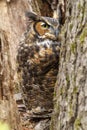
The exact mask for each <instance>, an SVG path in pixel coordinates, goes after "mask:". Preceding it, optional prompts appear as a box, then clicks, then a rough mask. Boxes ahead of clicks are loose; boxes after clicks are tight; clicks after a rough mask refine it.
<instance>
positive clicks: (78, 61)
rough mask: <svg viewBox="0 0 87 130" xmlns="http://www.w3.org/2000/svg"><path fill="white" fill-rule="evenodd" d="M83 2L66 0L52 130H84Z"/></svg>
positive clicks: (86, 20)
mask: <svg viewBox="0 0 87 130" xmlns="http://www.w3.org/2000/svg"><path fill="white" fill-rule="evenodd" d="M86 7H87V1H86V0H79V1H75V0H74V1H71V0H69V1H67V2H66V21H65V24H64V26H63V27H62V30H61V39H62V41H61V44H62V46H61V53H60V65H59V72H58V77H57V84H56V87H55V92H56V97H55V102H54V114H53V117H52V121H51V122H52V123H51V129H52V130H83V129H84V130H86V129H87V118H86V117H87V98H86V97H87V8H86Z"/></svg>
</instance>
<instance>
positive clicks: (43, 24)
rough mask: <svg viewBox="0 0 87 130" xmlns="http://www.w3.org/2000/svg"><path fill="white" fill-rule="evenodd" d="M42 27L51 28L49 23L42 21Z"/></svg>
mask: <svg viewBox="0 0 87 130" xmlns="http://www.w3.org/2000/svg"><path fill="white" fill-rule="evenodd" d="M41 27H43V28H49V25H48V24H46V23H41Z"/></svg>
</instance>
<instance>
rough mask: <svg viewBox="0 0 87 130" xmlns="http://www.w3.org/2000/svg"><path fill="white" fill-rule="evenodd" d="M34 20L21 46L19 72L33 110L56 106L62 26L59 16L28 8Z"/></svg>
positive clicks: (26, 96)
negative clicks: (55, 96)
mask: <svg viewBox="0 0 87 130" xmlns="http://www.w3.org/2000/svg"><path fill="white" fill-rule="evenodd" d="M27 17H28V18H29V20H30V23H29V26H28V29H27V31H26V33H25V34H24V40H23V41H22V42H21V43H20V45H19V48H18V55H17V62H18V73H21V79H22V80H21V86H22V90H23V95H24V100H25V103H26V106H27V108H28V109H29V110H33V111H34V110H36V109H37V108H40V109H39V111H42V110H46V111H49V109H52V108H53V101H52V100H53V91H54V85H55V81H56V76H57V73H58V62H59V52H60V42H59V41H58V34H59V30H60V26H59V24H58V21H57V20H56V19H53V18H50V17H42V16H38V15H37V14H35V13H31V12H28V13H27Z"/></svg>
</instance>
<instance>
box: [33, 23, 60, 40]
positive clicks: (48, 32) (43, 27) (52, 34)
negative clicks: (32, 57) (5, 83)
mask: <svg viewBox="0 0 87 130" xmlns="http://www.w3.org/2000/svg"><path fill="white" fill-rule="evenodd" d="M34 27H35V31H36V33H38V34H39V36H40V37H42V38H48V39H52V40H56V39H57V37H58V28H57V29H56V27H55V28H54V27H53V26H52V25H49V24H48V23H46V22H44V21H38V22H36V24H35V26H34Z"/></svg>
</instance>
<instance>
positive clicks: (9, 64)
mask: <svg viewBox="0 0 87 130" xmlns="http://www.w3.org/2000/svg"><path fill="white" fill-rule="evenodd" d="M45 6H46V8H44V7H45ZM42 7H43V8H44V10H45V9H47V12H46V13H45V11H43V10H42ZM26 11H36V12H37V13H38V14H42V13H43V15H45V16H51V15H52V13H51V7H50V4H49V1H46V2H42V1H41V2H40V1H39V0H37V1H36V0H35V1H34V0H32V1H30V0H28V1H25V0H1V1H0V123H1V122H2V121H4V122H7V123H8V124H9V125H10V127H11V129H15V130H20V129H21V122H20V117H19V113H18V110H17V106H16V103H15V101H14V98H13V96H14V93H15V92H16V93H17V92H19V82H18V77H17V74H16V51H17V47H18V44H19V41H20V37H21V35H22V33H24V31H25V30H26V18H25V12H26ZM14 90H15V91H14Z"/></svg>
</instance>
